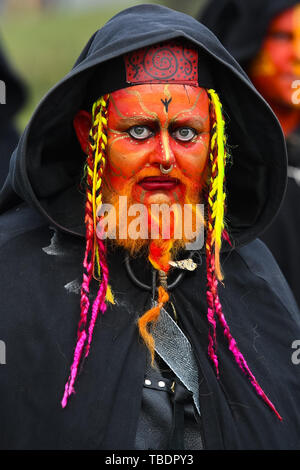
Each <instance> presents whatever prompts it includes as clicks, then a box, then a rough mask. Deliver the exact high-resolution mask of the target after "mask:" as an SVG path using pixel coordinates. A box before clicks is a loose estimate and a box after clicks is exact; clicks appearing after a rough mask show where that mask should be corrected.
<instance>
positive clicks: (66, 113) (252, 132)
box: [0, 5, 286, 244]
mask: <svg viewBox="0 0 300 470" xmlns="http://www.w3.org/2000/svg"><path fill="white" fill-rule="evenodd" d="M177 37H181V38H186V39H188V40H190V41H192V42H193V43H194V44H196V46H197V47H198V48H199V50H200V51H201V57H202V59H201V60H203V61H204V64H203V65H204V66H205V67H207V68H209V71H210V75H211V76H212V77H213V82H214V86H215V89H216V91H217V92H218V93H219V95H220V98H221V101H222V103H223V106H224V110H225V117H226V121H227V134H228V142H229V145H230V148H231V164H230V165H228V168H227V173H226V185H227V193H228V198H227V201H228V211H227V222H228V229H229V233H230V235H231V237H232V239H233V240H234V243H235V244H245V243H247V242H249V241H250V240H252V239H254V238H256V237H257V236H258V235H260V234H261V233H262V232H263V230H264V229H265V228H266V226H268V225H269V224H270V222H271V221H272V219H273V218H274V216H275V215H276V213H277V211H278V209H279V206H280V203H281V200H282V198H283V195H284V191H285V185H286V151H285V143H284V138H283V135H282V131H281V128H280V125H279V123H278V121H277V119H276V117H275V116H274V114H273V112H272V111H271V109H270V107H269V106H268V105H267V104H266V102H265V101H264V100H263V98H262V97H261V96H260V95H259V94H258V92H257V91H256V90H255V88H254V87H253V85H252V84H251V82H250V81H249V79H248V77H247V76H246V74H245V73H244V72H243V70H242V69H241V67H240V66H239V65H238V63H237V62H236V61H235V60H234V59H233V58H232V56H231V55H230V54H229V53H228V52H227V51H226V50H225V49H224V47H223V46H222V45H221V43H220V42H219V41H218V39H217V38H216V37H215V36H214V35H213V34H212V33H211V32H210V31H209V30H208V29H207V28H206V27H205V26H203V25H202V24H200V23H199V22H198V21H197V20H195V19H193V18H192V17H190V16H187V15H185V14H183V13H179V12H176V11H173V10H170V9H168V8H165V7H162V6H159V5H139V6H136V7H133V8H129V9H127V10H124V11H122V12H121V13H119V14H117V15H116V16H114V17H113V18H112V19H111V20H110V21H109V22H108V23H106V25H105V26H104V27H103V28H101V29H100V30H99V31H97V32H96V33H95V34H94V35H93V36H92V38H91V39H90V40H89V42H88V43H87V45H86V46H85V48H84V49H83V51H82V53H81V55H80V56H79V58H78V60H77V62H76V64H75V66H74V67H73V69H72V70H71V72H70V73H69V74H67V75H66V76H65V77H64V78H63V79H62V80H61V81H60V82H59V83H58V84H57V85H56V86H54V87H53V88H52V89H51V90H50V91H49V93H48V94H47V95H46V96H45V97H44V98H43V99H42V101H41V102H40V104H39V105H38V107H37V109H36V110H35V112H34V114H33V116H32V118H31V120H30V122H29V124H28V126H27V128H26V130H25V132H24V133H23V135H22V137H21V140H20V143H19V146H18V148H17V149H16V151H15V152H14V154H13V157H12V160H11V165H10V173H9V177H8V179H7V181H6V184H5V186H4V188H3V190H2V192H1V194H0V210H1V212H4V211H5V210H7V209H8V208H10V207H12V206H13V205H15V204H16V203H18V202H19V201H20V199H21V200H25V201H27V202H28V204H30V205H31V206H34V207H35V208H36V209H37V210H38V211H39V212H40V213H42V214H43V215H44V216H45V218H46V219H48V221H49V222H50V223H51V225H55V226H56V227H57V228H58V229H60V230H63V231H65V232H69V233H72V234H74V235H78V236H81V235H83V234H84V230H83V220H84V218H83V214H84V195H83V194H82V193H81V192H80V190H79V184H80V179H81V177H82V171H83V164H84V159H85V156H84V155H83V153H82V151H81V149H80V146H79V144H78V142H77V138H76V135H75V132H74V129H73V125H72V121H73V117H74V115H75V114H76V112H77V111H78V110H79V109H81V108H83V107H86V104H87V102H91V101H92V100H93V99H96V98H97V97H98V96H100V95H101V94H103V93H105V92H109V91H112V90H111V89H107V87H108V85H107V83H108V79H109V77H106V78H105V73H106V70H108V67H107V61H110V60H112V59H114V58H117V57H119V56H121V55H123V54H124V53H125V52H129V51H132V50H135V49H138V48H141V47H144V46H147V45H151V44H155V43H158V42H161V41H165V40H168V39H172V38H177ZM95 73H96V74H97V77H99V80H97V83H98V88H97V90H95V89H94V87H92V86H91V83H95V80H94V77H95ZM101 77H104V78H105V79H104V78H103V81H101ZM108 88H109V87H108ZM91 98H92V100H91Z"/></svg>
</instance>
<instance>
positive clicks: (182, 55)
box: [0, 5, 300, 450]
mask: <svg viewBox="0 0 300 470" xmlns="http://www.w3.org/2000/svg"><path fill="white" fill-rule="evenodd" d="M151 67H152V68H151ZM157 70H158V71H159V73H158V75H157V74H156V72H157ZM149 77H150V78H149ZM174 77H175V78H174ZM173 78H174V80H175V81H174V82H173V83H172V80H173ZM174 87H175V88H174ZM155 90H157V95H156V96H154V94H155ZM152 98H155V99H152ZM197 113H198V114H197ZM169 118H170V120H169ZM224 120H225V129H226V135H227V138H226V137H225V134H224ZM195 148H196V149H197V151H195ZM124 149H126V150H124ZM199 149H200V150H199ZM228 149H229V151H230V158H227V152H228ZM198 150H199V151H198ZM209 150H210V152H209ZM200 157H201V162H202V164H203V166H201V165H200V161H199V159H200ZM160 159H161V160H160ZM118 161H119V163H118V164H116V162H118ZM126 162H127V163H128V164H127V165H126ZM137 162H139V164H138V165H139V167H138V168H136V165H137ZM225 164H226V170H225V168H224V166H225ZM83 170H84V171H83ZM150 170H151V171H152V172H153V173H152V174H151V175H150V179H149V173H148V171H150ZM181 170H182V173H185V172H186V174H185V175H184V176H183V175H182V174H181V173H180V171H181ZM173 171H174V173H172V172H173ZM225 171H226V173H225ZM286 171H287V161H286V153H285V143H284V136H283V134H282V130H281V127H280V125H279V123H278V120H277V119H276V118H275V115H274V114H273V112H272V110H271V109H270V107H269V106H268V105H267V104H266V102H265V101H264V100H263V99H262V97H261V96H260V95H259V93H258V92H257V90H256V89H255V88H254V86H253V85H252V83H251V82H250V81H249V79H248V78H247V76H246V74H245V73H244V72H243V70H242V69H241V67H240V66H239V65H238V64H237V63H236V61H235V60H234V59H233V58H232V56H231V55H230V54H229V53H228V52H227V51H226V49H224V48H223V46H222V45H221V44H220V42H219V41H218V40H217V39H216V37H215V36H214V35H213V34H212V33H211V32H210V31H209V30H208V29H207V28H205V27H204V26H203V25H201V24H199V22H198V21H196V20H195V19H193V18H191V17H189V16H187V15H184V14H182V13H179V12H175V11H173V10H170V9H168V8H164V7H161V6H158V5H140V6H136V7H133V8H129V9H127V10H125V11H122V12H121V13H119V14H118V15H116V16H115V17H113V18H112V19H111V20H110V21H109V22H108V23H106V25H105V26H104V27H103V28H101V29H100V30H99V31H97V32H96V33H95V34H94V35H93V36H92V37H91V39H90V40H89V41H88V43H87V45H86V46H85V48H84V49H83V51H82V53H81V54H80V56H79V58H78V60H77V62H76V64H75V65H74V67H73V69H72V70H71V71H70V73H69V74H67V75H66V76H65V77H64V78H63V79H62V80H61V81H60V82H59V83H57V85H56V86H55V87H53V88H52V89H51V90H50V91H49V93H48V94H47V95H46V96H45V97H44V98H43V100H42V101H41V102H40V104H39V105H38V107H37V109H36V111H35V112H34V114H33V116H32V118H31V120H30V122H29V123H28V126H27V127H26V130H25V131H24V133H23V135H22V137H21V139H20V142H19V145H18V148H17V149H16V151H15V152H14V154H13V156H12V161H11V165H10V173H9V178H8V179H7V181H6V183H5V186H4V187H3V189H2V191H1V193H0V211H1V214H2V215H1V217H0V261H1V263H0V269H1V273H0V277H1V294H0V295H1V298H0V305H1V311H0V337H1V340H2V341H3V342H4V343H5V346H6V351H7V361H6V362H7V363H6V364H3V366H1V377H0V380H1V383H0V420H1V423H5V432H4V433H3V434H2V435H1V439H0V446H1V447H2V448H4V449H146V450H147V449H148V450H150V449H151V450H153V449H156V450H158V449H181V450H182V449H184V448H187V449H203V448H204V449H296V448H299V447H300V446H299V428H300V408H299V402H298V400H297V397H298V395H299V391H300V385H299V384H300V369H299V368H297V366H296V364H297V354H293V353H294V352H295V351H294V350H293V347H292V346H293V345H295V344H296V343H295V340H297V339H299V338H300V315H299V311H298V309H297V306H296V304H295V301H294V299H293V296H292V294H291V291H290V289H289V287H288V285H287V283H286V282H285V279H284V278H283V276H282V274H281V272H280V270H279V269H278V267H277V265H276V263H275V261H274V259H273V257H272V256H271V254H270V252H269V251H268V250H267V249H266V248H265V246H264V244H262V243H261V242H260V241H259V240H257V237H258V236H259V235H260V234H261V233H262V231H263V230H264V228H265V227H266V226H267V225H268V224H269V223H270V222H271V221H272V219H273V218H274V216H275V214H276V212H277V210H278V207H279V205H280V202H281V200H282V198H283V195H284V191H285V186H286ZM176 172H177V173H176ZM174 174H175V175H176V176H175V177H174V176H173V177H172V175H174ZM141 175H142V176H141ZM197 176H199V181H198V178H197ZM139 177H140V178H142V179H135V178H139ZM157 178H158V179H157ZM189 178H190V179H189ZM117 181H118V182H119V185H120V186H118V185H117V184H116V182H117ZM186 181H189V182H190V184H189V183H186ZM225 181H226V188H225ZM83 182H84V183H85V185H84V184H83ZM128 182H129V183H130V184H129V191H131V192H130V193H129V194H130V195H131V196H132V197H133V198H134V197H139V198H140V199H142V198H144V200H146V199H147V198H149V197H150V196H151V197H153V196H155V197H157V193H160V192H161V193H162V196H163V197H164V198H166V197H171V196H172V197H174V198H177V197H178V198H179V201H180V200H181V199H180V197H181V196H180V194H182V195H184V194H187V195H188V196H189V197H192V196H195V194H196V191H197V190H198V192H199V194H198V195H199V198H200V199H199V200H201V201H203V203H204V205H205V244H204V247H203V249H197V250H192V251H191V252H189V253H186V251H185V250H184V249H182V248H181V249H180V250H179V251H178V253H177V255H175V254H174V253H172V262H173V263H174V262H175V267H174V269H173V270H171V269H170V264H169V262H168V261H169V260H170V249H169V248H166V245H168V241H169V239H167V240H166V241H164V243H162V245H159V244H157V245H155V243H154V247H155V249H153V250H151V247H152V248H153V244H152V241H153V240H152V239H151V240H150V242H149V246H150V248H149V251H148V252H146V255H144V254H140V255H137V256H136V257H132V256H131V255H130V253H131V252H129V250H128V249H127V248H126V246H124V245H122V246H120V245H118V246H116V247H113V244H112V242H111V240H108V241H107V244H106V245H105V244H104V242H103V241H102V239H101V237H100V236H96V235H97V234H98V232H97V231H96V222H98V219H97V216H98V215H99V214H98V212H97V207H99V206H100V204H101V203H102V197H103V201H107V200H109V197H111V199H110V200H113V196H114V193H117V190H118V191H119V192H121V191H123V190H124V187H125V183H128ZM200 182H201V184H200ZM131 183H132V185H131ZM133 183H134V184H133ZM162 185H165V186H164V188H162ZM158 186H160V192H159V191H158V189H157V187H158ZM170 186H171V189H170ZM127 187H128V186H127ZM149 187H150V189H149ZM132 188H134V190H135V192H134V190H132ZM151 188H152V189H151ZM168 188H169V189H168ZM199 188H200V189H201V191H200V189H199ZM112 189H115V191H113V190H112ZM178 190H179V193H178ZM151 191H153V193H152V194H149V193H151ZM20 200H21V202H20ZM98 203H99V204H98ZM145 204H146V202H145ZM225 209H226V213H225V218H224V210H225ZM146 219H147V221H148V217H146ZM174 219H175V217H174ZM98 235H99V234H98ZM154 241H155V239H154ZM221 245H222V246H221ZM162 246H163V247H164V250H162V249H161V247H162ZM165 248H166V249H165ZM220 248H221V250H220ZM168 250H169V251H168ZM219 250H220V251H219ZM187 258H188V259H187ZM190 258H192V259H190ZM183 260H184V262H183V263H179V261H183ZM192 260H194V262H192ZM218 261H220V264H219V263H218ZM182 264H183V265H184V266H186V265H188V266H192V270H191V271H189V270H188V271H187V272H185V274H184V273H183V272H182V270H181V266H182ZM99 267H100V270H99ZM82 274H83V277H82ZM223 276H224V282H222V283H220V282H218V281H219V280H220V279H222V278H223ZM82 279H83V282H82ZM99 312H100V313H101V314H100V315H98V313H99ZM145 312H147V313H146V315H148V316H149V318H150V319H151V320H150V321H149V322H148V326H149V323H150V326H151V322H153V323H154V321H155V320H157V323H156V324H155V325H153V326H155V327H154V328H153V329H152V328H151V329H150V332H151V333H152V335H153V337H154V339H155V355H154V359H155V365H157V368H154V369H153V368H151V367H150V364H149V353H148V349H150V350H151V352H152V353H153V343H151V341H150V342H149V343H147V346H148V348H147V347H146V346H145V344H144V342H143V341H141V336H142V338H143V339H145V338H146V339H149V331H147V328H146V331H145V328H144V329H143V324H141V320H142V319H144V318H145V315H144V314H145ZM149 312H150V313H149ZM97 315H98V318H97ZM159 315H160V316H159ZM147 318H148V317H147ZM79 319H80V323H79V327H77V325H78V321H79ZM95 319H97V321H96V322H94V320H95ZM145 333H146V334H145ZM147 333H148V336H147ZM92 335H93V341H90V339H91V338H92ZM234 338H235V339H234ZM235 340H236V341H235ZM216 343H217V348H216ZM1 344H2V345H3V343H1ZM75 344H76V349H75V352H74V345H75ZM151 347H152V349H151ZM296 352H297V351H296ZM72 361H73V362H72ZM70 364H72V367H71V370H70ZM217 372H219V374H218V373H217ZM69 374H70V375H69ZM68 376H69V378H68ZM75 378H76V383H75ZM66 382H67V383H66ZM74 383H75V388H76V394H73V392H74ZM62 398H63V399H62ZM60 402H61V403H60ZM62 407H63V408H62ZM275 407H276V409H275ZM279 414H280V415H281V416H282V418H283V419H282V420H280V419H278V418H280V416H279ZM149 429H150V431H149Z"/></svg>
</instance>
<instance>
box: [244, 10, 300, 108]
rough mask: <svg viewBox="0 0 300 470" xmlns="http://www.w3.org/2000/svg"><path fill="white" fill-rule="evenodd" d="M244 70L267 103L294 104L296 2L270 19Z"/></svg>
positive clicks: (299, 33) (298, 44) (299, 56)
mask: <svg viewBox="0 0 300 470" xmlns="http://www.w3.org/2000/svg"><path fill="white" fill-rule="evenodd" d="M248 73H249V75H250V78H251V79H252V81H253V83H254V85H255V86H256V88H257V89H258V91H259V92H260V93H261V94H262V95H263V96H264V97H265V98H266V99H267V101H269V103H270V104H271V106H273V105H274V106H275V107H276V106H284V107H287V108H295V106H297V105H295V104H294V103H293V102H292V94H293V92H294V90H293V89H292V83H293V81H294V80H299V78H300V5H297V6H294V7H292V8H289V9H288V10H285V11H284V12H283V13H281V14H279V15H278V16H276V17H275V18H274V19H273V20H272V22H271V23H270V26H269V29H268V32H267V36H266V38H265V40H264V42H263V45H262V48H261V51H260V52H259V54H258V56H257V57H256V58H255V59H254V61H253V63H252V64H251V66H250V69H249V70H248Z"/></svg>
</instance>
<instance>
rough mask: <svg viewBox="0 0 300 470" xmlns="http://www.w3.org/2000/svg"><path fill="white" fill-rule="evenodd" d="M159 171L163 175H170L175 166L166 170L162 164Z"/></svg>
mask: <svg viewBox="0 0 300 470" xmlns="http://www.w3.org/2000/svg"><path fill="white" fill-rule="evenodd" d="M159 169H160V171H161V172H162V174H163V175H168V174H169V173H171V171H172V170H173V165H170V166H169V168H164V167H163V166H162V164H160V165H159Z"/></svg>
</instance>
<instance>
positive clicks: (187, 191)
mask: <svg viewBox="0 0 300 470" xmlns="http://www.w3.org/2000/svg"><path fill="white" fill-rule="evenodd" d="M104 181H105V178H104ZM169 192H172V193H174V192H176V197H174V198H172V201H171V202H169V203H167V205H168V206H169V207H170V206H172V207H175V209H174V210H175V212H174V213H173V212H171V217H170V224H169V226H167V227H166V226H164V230H162V224H163V220H162V215H161V214H160V216H159V218H158V219H157V218H155V219H154V215H153V212H152V209H151V202H149V199H151V196H152V195H155V197H156V196H157V194H164V193H169ZM120 196H126V197H127V208H128V209H129V208H130V206H132V205H133V204H137V203H138V204H144V205H145V206H146V207H147V217H145V218H144V224H145V225H146V226H147V228H146V229H147V232H148V233H149V238H146V239H144V238H137V239H132V238H131V237H130V236H129V234H128V232H127V237H125V238H124V237H123V236H122V237H120V233H124V227H122V226H121V225H120V212H122V213H123V209H122V208H121V207H120V199H119V198H120ZM173 199H174V200H173ZM103 202H104V203H105V204H111V205H112V206H113V207H114V210H115V214H116V231H115V233H116V236H115V238H111V236H110V235H108V239H109V240H110V241H109V243H110V244H112V245H117V246H122V247H124V248H125V249H127V250H128V251H129V252H130V254H131V255H134V254H136V253H138V252H141V251H142V252H144V253H145V255H148V251H149V246H150V244H151V241H152V240H151V224H153V226H154V225H155V224H156V225H157V226H158V232H159V238H162V239H170V240H172V245H173V247H172V254H173V256H174V253H175V252H176V251H178V250H179V249H181V248H184V246H185V244H186V243H189V242H190V241H191V239H190V238H186V237H185V228H184V217H183V208H184V205H189V207H191V211H192V213H193V231H195V230H196V223H194V218H195V217H196V215H195V214H196V204H199V203H200V202H201V200H200V185H196V184H193V183H192V182H191V181H190V180H189V179H188V178H187V177H185V176H184V175H182V173H181V172H180V171H179V170H178V169H176V168H175V169H173V171H172V173H171V175H170V176H169V175H168V176H165V175H161V173H160V171H159V169H156V168H144V169H143V170H141V171H140V172H139V174H138V175H136V176H135V177H133V178H130V179H129V180H128V182H127V184H125V185H124V186H123V188H122V191H120V192H119V193H116V192H115V191H113V190H112V189H111V188H109V187H108V185H107V184H105V183H104V185H103ZM163 203H165V202H164V201H163ZM154 204H155V203H154ZM178 206H179V207H180V210H179V212H178V213H177V212H176V207H178ZM134 218H135V217H134V216H129V215H128V212H127V218H124V214H123V217H122V220H123V223H126V229H125V230H126V231H127V228H128V227H129V226H130V224H131V222H132V221H133V220H134ZM176 224H181V227H182V237H181V238H180V239H179V238H176V239H174V233H175V234H176V233H178V232H177V231H176V230H177V228H176ZM166 233H167V234H168V235H169V236H166V235H165V234H166Z"/></svg>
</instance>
